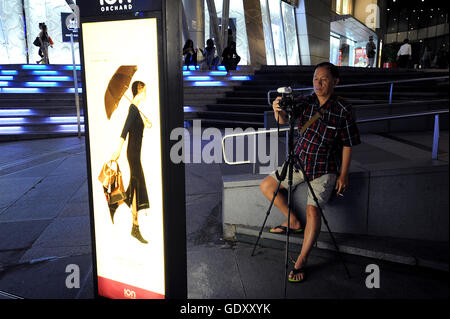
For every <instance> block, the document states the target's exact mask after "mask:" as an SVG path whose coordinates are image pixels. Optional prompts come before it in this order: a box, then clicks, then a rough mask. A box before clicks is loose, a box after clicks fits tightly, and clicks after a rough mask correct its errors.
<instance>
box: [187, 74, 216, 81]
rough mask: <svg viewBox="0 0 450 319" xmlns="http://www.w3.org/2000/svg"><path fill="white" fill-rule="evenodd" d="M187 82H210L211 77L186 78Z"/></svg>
mask: <svg viewBox="0 0 450 319" xmlns="http://www.w3.org/2000/svg"><path fill="white" fill-rule="evenodd" d="M186 80H188V81H210V80H211V77H210V76H198V75H197V76H188V77H186Z"/></svg>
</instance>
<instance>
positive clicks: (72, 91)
mask: <svg viewBox="0 0 450 319" xmlns="http://www.w3.org/2000/svg"><path fill="white" fill-rule="evenodd" d="M82 92H83V89H82V88H78V93H82ZM66 93H75V88H70V89H67V90H66Z"/></svg>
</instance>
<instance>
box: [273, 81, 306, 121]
mask: <svg viewBox="0 0 450 319" xmlns="http://www.w3.org/2000/svg"><path fill="white" fill-rule="evenodd" d="M277 92H278V93H281V94H282V99H281V100H280V101H279V102H278V105H279V106H280V108H281V109H282V110H283V111H285V112H286V113H288V114H290V115H292V114H294V113H298V112H299V111H300V110H301V109H302V108H304V107H305V106H306V104H307V103H306V101H305V100H304V99H302V98H300V99H299V98H294V95H293V94H292V89H291V88H290V87H281V88H279V89H278V90H277Z"/></svg>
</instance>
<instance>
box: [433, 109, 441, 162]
mask: <svg viewBox="0 0 450 319" xmlns="http://www.w3.org/2000/svg"><path fill="white" fill-rule="evenodd" d="M438 148H439V114H436V115H435V116H434V133H433V150H432V152H431V158H432V159H434V160H437V158H438Z"/></svg>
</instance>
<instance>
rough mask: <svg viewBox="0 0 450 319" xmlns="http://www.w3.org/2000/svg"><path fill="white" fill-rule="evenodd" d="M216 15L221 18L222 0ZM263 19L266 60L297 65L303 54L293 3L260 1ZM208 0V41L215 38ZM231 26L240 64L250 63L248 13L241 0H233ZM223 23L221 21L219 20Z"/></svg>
mask: <svg viewBox="0 0 450 319" xmlns="http://www.w3.org/2000/svg"><path fill="white" fill-rule="evenodd" d="M214 3H215V5H216V11H217V17H218V19H219V21H220V20H221V17H222V6H223V0H215V1H214ZM260 3H261V15H262V21H263V31H264V43H265V46H266V63H267V64H268V65H298V64H300V54H299V48H298V39H297V27H296V21H295V9H294V7H293V6H291V5H289V4H287V3H285V2H282V1H281V0H260ZM207 6H208V4H207V2H206V1H205V41H206V40H207V39H209V38H212V30H211V25H210V18H209V12H208V7H207ZM229 19H230V22H229V27H230V28H231V29H232V30H233V31H234V30H236V31H235V32H233V37H234V40H235V41H236V47H237V52H238V54H239V55H240V56H241V61H240V63H239V64H240V65H245V64H250V63H251V61H250V57H249V55H250V54H249V49H248V40H247V32H246V25H245V14H244V6H243V2H242V0H230V14H229ZM219 23H220V22H219Z"/></svg>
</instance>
